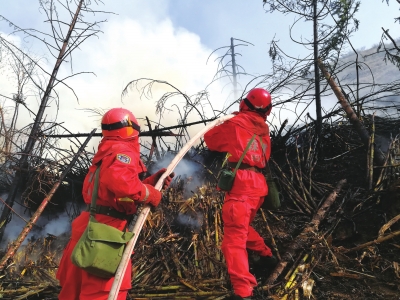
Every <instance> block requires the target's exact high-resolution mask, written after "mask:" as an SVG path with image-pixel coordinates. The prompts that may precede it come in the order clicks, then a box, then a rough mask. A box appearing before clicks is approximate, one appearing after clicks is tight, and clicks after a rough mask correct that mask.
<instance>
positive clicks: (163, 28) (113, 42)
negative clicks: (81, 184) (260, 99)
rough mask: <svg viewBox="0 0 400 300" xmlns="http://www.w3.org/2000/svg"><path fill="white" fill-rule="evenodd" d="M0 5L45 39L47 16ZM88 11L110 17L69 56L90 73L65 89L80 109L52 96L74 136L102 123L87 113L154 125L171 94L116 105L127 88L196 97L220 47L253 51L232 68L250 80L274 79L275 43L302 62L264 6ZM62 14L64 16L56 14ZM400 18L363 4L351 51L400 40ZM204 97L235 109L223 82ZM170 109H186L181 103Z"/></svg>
mask: <svg viewBox="0 0 400 300" xmlns="http://www.w3.org/2000/svg"><path fill="white" fill-rule="evenodd" d="M92 2H93V1H92ZM0 3H1V5H0V7H1V8H0V14H1V15H3V16H4V17H6V18H8V19H9V20H10V21H12V22H13V23H15V24H17V25H18V26H19V27H21V28H35V29H38V30H41V31H47V32H48V30H49V26H48V24H47V23H45V22H44V19H45V16H44V13H43V11H41V10H39V4H38V1H32V0H14V1H5V0H0ZM92 7H93V8H95V9H98V10H101V11H108V12H113V14H106V15H104V14H103V15H102V14H98V15H97V16H96V17H95V19H96V20H104V19H107V22H106V23H102V25H101V27H100V29H101V30H102V33H100V34H99V35H98V37H95V38H91V39H88V40H87V41H85V42H84V43H83V44H82V45H81V47H80V49H79V50H77V51H75V53H74V56H73V63H72V67H73V71H74V72H93V73H91V74H83V75H79V76H77V77H74V78H71V79H69V80H68V81H67V84H68V85H69V86H70V87H72V88H73V89H74V90H75V93H76V95H77V97H78V98H79V102H78V100H77V99H76V98H75V96H74V95H73V94H72V93H71V92H70V91H69V90H68V89H67V88H65V87H59V88H58V90H57V91H58V93H59V94H60V97H61V100H60V103H59V108H60V109H59V111H58V115H57V120H58V121H59V122H64V125H65V126H66V127H67V128H69V129H70V130H72V131H73V132H76V131H78V132H89V131H90V130H91V129H92V128H93V127H96V126H97V125H98V123H99V117H98V116H95V115H94V114H93V113H88V112H87V111H85V109H93V108H95V109H97V108H101V109H108V108H111V107H115V106H122V107H126V108H128V109H131V110H132V111H133V112H134V114H135V115H136V116H137V117H138V118H140V119H141V120H140V122H141V123H142V125H143V124H144V121H143V120H144V117H145V116H148V117H149V118H150V119H151V120H157V117H156V115H155V100H157V99H158V97H159V96H160V95H161V94H162V93H164V92H165V91H168V89H167V87H166V86H163V85H156V86H155V87H154V88H153V92H154V93H153V98H152V99H142V100H140V99H139V94H138V93H135V92H134V91H132V92H130V93H129V94H128V97H126V98H125V99H124V102H121V92H122V90H123V88H124V87H125V86H126V85H127V83H129V82H130V81H132V80H134V79H138V78H151V79H158V80H163V81H168V82H169V83H171V84H173V85H174V86H175V87H177V88H178V89H179V90H181V91H183V92H185V93H187V94H188V95H194V94H196V93H198V92H199V91H201V90H203V89H204V88H205V87H206V86H207V85H208V84H209V83H210V82H211V81H212V79H213V77H214V75H215V73H216V71H217V58H218V56H220V55H222V54H224V51H225V50H219V51H217V52H215V53H214V54H213V55H212V56H211V57H210V54H211V53H212V52H213V51H214V50H215V49H217V48H219V47H224V46H229V45H230V38H231V37H234V38H236V39H240V40H244V41H247V42H249V43H251V44H253V45H254V46H252V45H249V46H240V47H238V48H237V50H236V51H237V52H238V53H239V54H240V56H238V57H237V63H238V64H239V65H241V66H242V67H243V68H244V69H245V70H246V72H248V73H251V74H265V73H269V72H271V61H270V58H269V57H268V48H269V43H270V42H271V40H272V39H273V38H275V39H276V40H279V44H280V46H281V47H282V48H283V49H285V50H286V51H287V52H288V53H289V54H290V55H293V56H299V55H301V51H303V50H304V49H302V48H299V47H296V45H295V44H294V43H293V42H291V41H290V38H289V26H290V25H291V24H292V23H293V21H294V20H295V16H293V15H290V14H289V15H286V16H285V15H282V14H281V13H279V12H274V13H268V12H266V11H265V8H264V7H263V3H262V1H261V0H260V1H255V0H251V1H244V0H218V1H211V0H208V1H192V0H173V1H172V0H170V1H168V0H165V1H156V0H146V1H145V0H117V1H109V0H108V1H107V0H106V1H104V3H103V4H102V3H99V5H98V6H95V5H94V6H92ZM59 12H61V16H62V10H61V9H59ZM399 14H400V11H399V5H398V4H397V3H396V2H395V1H392V2H391V3H390V5H389V6H388V5H387V4H386V2H382V1H380V0H372V1H371V0H368V1H367V0H363V1H361V7H360V11H359V12H358V14H357V18H358V19H359V20H360V29H359V30H358V32H356V33H354V34H353V36H352V39H351V40H352V43H353V45H354V46H355V48H357V49H361V48H363V47H366V48H369V47H371V46H373V45H374V44H377V43H378V42H379V40H380V36H381V33H382V29H381V27H383V28H385V29H390V32H391V33H392V34H394V33H396V32H399V30H398V29H399V24H395V23H394V18H395V17H397V16H398V15H399ZM310 26H311V25H310V24H309V23H304V22H303V23H300V24H299V25H298V26H297V27H296V29H295V33H296V34H298V37H300V36H301V37H306V36H308V35H309V33H310V32H311V28H310ZM11 30H12V27H9V26H8V24H7V23H6V22H4V21H3V22H0V32H1V33H2V34H8V33H10V31H11ZM394 36H395V37H398V36H396V35H394ZM14 39H15V38H14ZM16 43H17V44H18V45H19V46H20V47H23V48H24V49H27V50H28V51H29V52H31V53H34V54H35V55H36V56H37V57H40V58H41V62H42V63H43V65H44V66H45V67H46V68H47V69H48V70H51V68H52V66H53V65H54V58H53V57H51V56H50V55H49V53H48V51H47V49H46V48H44V47H43V45H42V43H40V41H37V40H34V39H28V38H24V39H17V40H16ZM70 73H71V65H70V64H64V65H63V66H62V68H61V70H60V72H59V75H60V76H69V75H70ZM94 74H95V75H94ZM2 75H3V76H1V74H0V86H1V88H0V94H3V95H4V94H5V95H8V96H10V95H12V93H13V92H14V91H15V88H14V86H15V80H13V78H12V77H11V78H10V76H8V78H7V76H4V75H5V73H4V72H3V73H2ZM8 75H9V74H8ZM239 81H240V83H241V84H242V87H244V86H245V85H246V84H247V82H248V81H249V78H248V77H243V76H242V77H241V78H240V79H239ZM208 92H209V97H210V99H211V102H212V104H213V107H214V109H220V108H222V107H224V106H226V105H229V104H230V103H231V102H232V101H233V94H232V88H231V85H227V84H226V82H222V81H217V82H215V83H213V84H212V85H211V86H210V87H209V88H208ZM0 99H1V97H0ZM173 101H174V102H173V103H177V104H178V105H180V106H181V105H183V99H174V100H173ZM38 102H39V101H38V99H35V100H34V97H30V99H28V100H27V103H29V105H30V107H32V110H33V111H35V109H36V107H37V103H38ZM171 103H172V102H171ZM55 108H56V106H55V105H54V104H53V105H52V109H49V110H48V114H49V115H48V116H47V118H51V117H52V116H54V115H55ZM234 108H235V107H234ZM234 108H233V109H234ZM233 109H232V110H233ZM193 118H196V116H193ZM32 119H33V117H32V116H29V115H27V116H26V117H25V118H22V117H20V122H21V123H23V121H22V120H24V121H29V120H32ZM177 119H178V116H177V115H176V114H174V113H168V114H165V115H164V117H163V119H162V120H161V123H162V124H163V125H165V126H169V125H174V124H176V122H177ZM21 126H22V124H21Z"/></svg>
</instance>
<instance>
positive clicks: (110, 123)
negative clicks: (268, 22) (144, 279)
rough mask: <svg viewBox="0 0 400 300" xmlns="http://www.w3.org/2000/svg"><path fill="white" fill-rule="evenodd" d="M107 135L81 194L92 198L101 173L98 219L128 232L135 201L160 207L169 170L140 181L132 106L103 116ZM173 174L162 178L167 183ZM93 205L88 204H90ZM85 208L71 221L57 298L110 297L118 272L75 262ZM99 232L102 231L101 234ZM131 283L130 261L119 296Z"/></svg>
mask: <svg viewBox="0 0 400 300" xmlns="http://www.w3.org/2000/svg"><path fill="white" fill-rule="evenodd" d="M101 128H102V134H103V138H102V140H101V142H100V144H99V147H98V151H97V153H96V154H95V156H94V158H93V161H92V166H91V167H90V168H89V172H88V174H87V175H86V177H85V180H84V183H83V191H82V194H83V198H84V201H85V203H86V204H88V206H89V204H90V203H91V200H92V193H93V190H94V182H95V181H96V180H94V177H95V176H94V174H95V171H96V169H97V168H100V172H99V175H98V180H97V181H98V189H97V191H98V194H97V201H96V211H95V219H96V221H97V222H100V223H103V224H107V225H109V226H112V227H114V228H117V229H119V230H121V231H125V230H126V227H127V222H128V220H129V219H131V217H132V215H133V214H135V213H136V210H137V205H139V204H150V205H152V206H154V207H155V206H157V205H158V204H159V203H160V200H161V196H162V195H161V193H160V192H159V191H158V190H156V189H155V188H154V185H155V184H156V183H157V181H158V179H159V178H160V177H161V175H162V174H163V173H164V172H165V169H161V170H159V171H158V172H157V173H155V174H153V175H152V176H150V177H148V178H146V179H144V180H143V181H141V180H140V179H139V174H140V173H142V172H145V171H146V167H145V166H144V164H143V162H142V161H141V160H140V145H139V130H140V127H139V125H138V122H137V120H136V118H135V116H134V115H133V114H132V112H130V111H129V110H126V109H123V108H113V109H111V110H109V111H108V112H107V113H105V114H104V116H103V118H102V121H101ZM172 177H173V174H171V175H170V176H168V177H167V178H166V180H165V182H164V186H163V189H165V188H167V187H168V185H169V184H170V182H171V180H172ZM88 210H89V209H88ZM88 210H87V211H84V212H82V213H81V214H80V215H79V216H78V217H77V218H76V219H75V220H74V221H73V222H72V234H71V240H70V241H69V243H68V245H67V247H66V248H65V250H64V253H63V256H62V258H61V261H60V265H59V269H58V272H57V279H58V280H59V281H60V285H61V287H62V289H61V292H60V294H59V299H61V300H64V299H66V300H67V299H68V300H78V299H80V300H88V299H96V300H101V299H107V298H108V294H109V291H110V289H111V286H112V282H113V280H114V277H111V278H102V277H99V276H96V275H93V274H90V273H88V272H86V271H84V270H82V269H81V268H79V267H77V266H76V265H74V264H73V263H72V261H71V254H72V253H73V249H74V247H75V245H76V244H77V243H78V240H79V239H80V237H81V236H82V234H83V232H84V231H85V229H86V227H87V226H88V222H89V211H88ZM98 235H99V236H101V235H102V233H98ZM130 288H131V264H128V268H127V270H126V272H125V277H124V279H123V281H122V284H121V288H120V293H119V295H118V299H126V297H127V293H128V290H129V289H130Z"/></svg>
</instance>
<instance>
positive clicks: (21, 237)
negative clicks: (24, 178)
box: [0, 129, 96, 270]
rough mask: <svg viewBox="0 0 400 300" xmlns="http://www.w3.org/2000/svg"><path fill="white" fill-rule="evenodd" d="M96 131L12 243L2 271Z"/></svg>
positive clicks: (3, 259) (4, 258) (1, 266)
mask: <svg viewBox="0 0 400 300" xmlns="http://www.w3.org/2000/svg"><path fill="white" fill-rule="evenodd" d="M95 131H96V129H93V130H92V132H91V134H90V135H89V136H88V137H87V139H86V140H85V142H84V143H83V144H82V146H81V147H80V148H79V150H78V152H77V153H76V154H75V155H74V158H73V159H72V160H71V162H70V163H69V164H68V166H67V167H66V169H65V170H64V171H63V172H62V174H61V175H60V179H59V180H58V181H57V182H56V184H54V186H53V187H52V188H51V190H50V192H49V193H48V194H47V195H46V197H45V198H44V199H43V201H42V203H41V204H40V206H39V208H38V209H37V210H36V212H35V213H34V214H33V216H32V217H31V219H30V220H29V222H28V223H27V224H26V226H25V227H24V229H22V231H21V233H20V234H19V236H18V238H17V239H16V240H15V241H14V242H13V243H12V245H11V246H10V248H9V249H8V250H7V253H6V254H5V255H4V257H3V258H2V259H1V261H0V270H3V269H4V267H5V265H6V263H7V261H8V260H9V259H10V258H12V257H13V256H14V254H15V253H16V252H17V250H18V248H19V246H21V244H22V242H23V241H24V240H25V238H26V236H27V235H28V233H29V232H30V231H31V229H32V227H33V226H34V225H35V224H36V221H37V220H38V218H39V217H40V215H41V214H42V212H43V211H44V209H45V208H46V206H47V204H48V203H49V202H50V200H51V198H52V197H53V195H54V193H55V192H56V191H57V189H58V187H59V186H60V184H61V182H62V181H63V180H64V178H65V176H66V175H67V174H68V172H69V171H70V170H71V168H72V167H73V166H74V164H75V162H76V161H77V160H78V158H79V156H80V155H81V154H82V152H83V150H84V149H85V147H86V145H87V144H88V143H89V141H90V139H91V138H92V136H93V134H94V133H95Z"/></svg>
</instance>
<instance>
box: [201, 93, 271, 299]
mask: <svg viewBox="0 0 400 300" xmlns="http://www.w3.org/2000/svg"><path fill="white" fill-rule="evenodd" d="M271 109H272V103H271V95H270V94H269V92H267V91H266V90H264V89H261V88H255V89H253V90H251V91H250V92H249V93H248V95H247V97H246V98H244V99H242V101H241V102H240V106H239V112H235V113H234V114H235V116H234V117H233V118H231V119H229V120H227V121H225V122H224V123H223V124H221V125H219V126H216V127H214V128H213V129H211V130H210V131H208V132H207V133H206V134H205V135H204V141H205V143H206V144H207V146H208V148H209V149H210V150H211V151H219V152H228V171H227V172H228V174H234V177H232V178H233V181H232V182H233V184H232V186H231V187H229V188H221V185H222V183H221V179H220V181H219V184H218V188H220V189H222V190H225V199H224V204H223V206H222V219H223V230H224V236H223V240H222V244H221V250H222V253H223V255H224V257H225V261H226V266H227V269H228V274H229V277H230V281H231V284H232V286H233V290H234V293H235V295H233V296H232V298H231V299H251V297H252V295H253V289H254V288H255V287H256V286H257V281H256V278H255V277H254V276H253V275H252V274H251V273H250V272H249V261H248V253H247V249H250V250H252V251H254V252H255V253H256V254H258V255H259V256H260V257H261V259H260V263H263V264H265V265H266V266H268V267H270V268H273V267H274V266H275V265H276V263H277V260H276V258H275V257H274V256H273V255H272V252H271V249H270V248H269V247H268V246H267V245H266V244H265V242H264V239H263V238H262V237H261V236H260V235H259V234H258V233H257V232H256V231H255V229H254V228H253V227H252V226H250V223H251V222H252V221H253V219H254V217H255V215H256V212H257V210H258V209H259V208H260V206H261V205H262V203H263V202H264V197H265V196H266V195H267V194H268V186H267V183H266V180H265V177H264V175H263V174H262V169H264V168H265V166H266V163H267V161H268V159H269V157H270V154H271V140H270V136H269V128H268V125H267V124H266V118H267V116H269V114H270V113H271ZM235 168H236V173H235V172H234V171H233V170H234V169H235ZM231 171H232V172H231ZM229 172H231V173H229ZM220 183H221V184H220ZM224 186H225V187H226V186H227V185H225V184H224ZM228 189H229V190H228Z"/></svg>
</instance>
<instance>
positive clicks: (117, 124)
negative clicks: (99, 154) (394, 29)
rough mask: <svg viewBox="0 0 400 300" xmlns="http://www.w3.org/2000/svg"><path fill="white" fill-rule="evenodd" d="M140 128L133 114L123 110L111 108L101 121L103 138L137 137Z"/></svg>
mask: <svg viewBox="0 0 400 300" xmlns="http://www.w3.org/2000/svg"><path fill="white" fill-rule="evenodd" d="M139 132H140V126H139V123H138V121H137V120H136V118H135V116H134V115H133V113H131V112H130V111H129V110H127V109H124V108H113V109H110V110H109V111H108V112H106V113H105V114H104V116H103V118H102V119H101V133H102V134H103V137H119V138H122V139H124V140H125V139H131V138H134V137H137V136H138V135H139Z"/></svg>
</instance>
